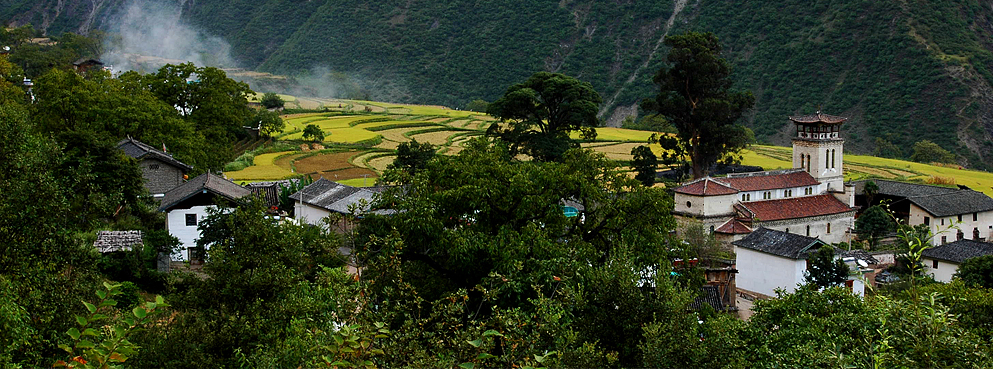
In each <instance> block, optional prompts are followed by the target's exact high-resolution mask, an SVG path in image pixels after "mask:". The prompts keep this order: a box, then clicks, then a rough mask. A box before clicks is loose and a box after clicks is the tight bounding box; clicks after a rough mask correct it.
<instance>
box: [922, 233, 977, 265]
mask: <svg viewBox="0 0 993 369" xmlns="http://www.w3.org/2000/svg"><path fill="white" fill-rule="evenodd" d="M923 255H924V257H926V258H931V259H936V260H944V261H949V262H952V263H956V264H962V263H963V262H965V261H966V260H968V259H972V258H974V257H979V256H986V255H993V243H989V242H979V241H974V240H968V239H961V240H958V241H955V242H952V243H947V244H944V245H941V246H935V247H932V248H929V249H926V250H924V253H923Z"/></svg>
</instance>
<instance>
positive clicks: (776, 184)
mask: <svg viewBox="0 0 993 369" xmlns="http://www.w3.org/2000/svg"><path fill="white" fill-rule="evenodd" d="M721 182H724V183H727V184H728V186H730V187H731V188H734V189H736V190H738V191H762V190H773V189H778V188H793V187H803V186H816V185H818V184H820V182H817V180H816V179H814V177H811V176H810V173H807V172H804V171H802V170H798V171H793V172H786V173H782V174H768V175H757V176H742V177H728V178H722V179H721Z"/></svg>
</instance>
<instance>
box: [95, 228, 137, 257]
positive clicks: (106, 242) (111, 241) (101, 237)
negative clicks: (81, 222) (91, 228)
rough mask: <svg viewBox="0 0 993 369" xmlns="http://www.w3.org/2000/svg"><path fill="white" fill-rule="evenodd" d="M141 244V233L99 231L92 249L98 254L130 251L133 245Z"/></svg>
mask: <svg viewBox="0 0 993 369" xmlns="http://www.w3.org/2000/svg"><path fill="white" fill-rule="evenodd" d="M143 242H144V241H142V235H141V231H99V232H97V240H96V241H95V242H93V247H96V249H97V251H99V252H100V253H107V252H114V251H130V250H131V248H132V247H133V246H134V245H140V244H142V243H143Z"/></svg>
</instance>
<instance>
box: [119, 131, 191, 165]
mask: <svg viewBox="0 0 993 369" xmlns="http://www.w3.org/2000/svg"><path fill="white" fill-rule="evenodd" d="M117 148H118V149H120V150H121V151H124V155H127V156H130V157H132V158H135V159H139V160H140V159H142V158H145V157H148V158H155V159H158V160H161V161H163V162H165V163H167V164H170V165H172V166H175V167H177V168H180V169H182V170H183V172H184V173H185V172H188V171H190V170H192V169H193V167H191V166H189V165H186V164H185V163H183V162H181V161H179V160H176V159H175V158H173V157H172V155H170V154H168V153H166V152H164V151H160V150H156V149H155V148H154V147H151V146H149V145H147V144H145V143H144V142H141V141H138V140H135V139H133V138H131V137H128V138H125V139H123V140H121V141H119V142H117Z"/></svg>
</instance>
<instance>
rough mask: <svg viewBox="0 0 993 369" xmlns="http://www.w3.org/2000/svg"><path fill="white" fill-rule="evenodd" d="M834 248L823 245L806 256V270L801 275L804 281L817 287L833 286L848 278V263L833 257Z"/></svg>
mask: <svg viewBox="0 0 993 369" xmlns="http://www.w3.org/2000/svg"><path fill="white" fill-rule="evenodd" d="M834 252H835V249H834V247H833V246H831V245H824V246H821V248H819V249H817V252H815V253H813V255H810V256H809V257H808V258H807V272H806V274H805V275H804V276H803V280H804V283H808V284H812V285H815V286H817V287H819V288H828V287H835V286H838V285H841V284H842V283H845V281H846V280H848V273H849V270H848V265H845V263H844V262H843V261H841V259H837V258H835V257H834Z"/></svg>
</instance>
